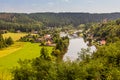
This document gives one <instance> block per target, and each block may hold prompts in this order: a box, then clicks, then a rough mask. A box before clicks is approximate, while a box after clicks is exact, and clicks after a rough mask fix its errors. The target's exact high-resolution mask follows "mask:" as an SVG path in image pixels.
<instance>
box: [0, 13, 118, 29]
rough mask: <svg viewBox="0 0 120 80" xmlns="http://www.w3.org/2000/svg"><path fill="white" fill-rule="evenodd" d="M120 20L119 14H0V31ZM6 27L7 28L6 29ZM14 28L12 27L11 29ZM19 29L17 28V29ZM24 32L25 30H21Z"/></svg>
mask: <svg viewBox="0 0 120 80" xmlns="http://www.w3.org/2000/svg"><path fill="white" fill-rule="evenodd" d="M118 18H120V13H102V14H90V13H30V14H26V13H0V29H10V28H12V29H16V30H17V29H21V28H25V27H26V29H27V28H28V27H29V29H28V30H30V29H32V28H34V29H37V28H40V27H42V26H44V27H45V26H47V27H55V26H57V27H58V26H64V25H70V24H72V25H74V26H78V25H80V24H86V23H91V22H101V21H102V20H103V19H107V20H114V19H118ZM6 26H7V27H6ZM13 26H14V27H13ZM18 27H19V28H18ZM22 30H23V29H22ZM23 31H25V29H24V30H23Z"/></svg>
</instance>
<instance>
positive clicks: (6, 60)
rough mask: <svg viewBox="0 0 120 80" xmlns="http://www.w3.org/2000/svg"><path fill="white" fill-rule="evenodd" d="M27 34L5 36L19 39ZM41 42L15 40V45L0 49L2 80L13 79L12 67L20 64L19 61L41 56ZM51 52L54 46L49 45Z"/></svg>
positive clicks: (4, 35)
mask: <svg viewBox="0 0 120 80" xmlns="http://www.w3.org/2000/svg"><path fill="white" fill-rule="evenodd" d="M25 35H27V33H6V34H3V37H4V38H7V37H9V36H10V37H12V39H13V40H14V41H16V40H19V38H20V37H23V36H25ZM33 35H34V34H33ZM39 45H40V44H39V43H30V42H14V44H13V45H11V46H9V47H7V48H3V49H1V50H0V80H11V73H10V69H13V67H15V66H18V61H19V60H20V59H21V60H25V59H33V58H36V57H38V56H40V49H41V48H42V46H39ZM46 48H47V49H48V50H49V53H51V51H52V48H53V47H47V46H46Z"/></svg>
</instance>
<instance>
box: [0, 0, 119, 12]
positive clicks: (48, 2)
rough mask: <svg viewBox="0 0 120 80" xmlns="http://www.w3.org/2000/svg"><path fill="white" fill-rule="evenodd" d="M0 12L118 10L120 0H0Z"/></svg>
mask: <svg viewBox="0 0 120 80" xmlns="http://www.w3.org/2000/svg"><path fill="white" fill-rule="evenodd" d="M0 12H15V13H35V12H85V13H86V12H89V13H111V12H120V0H0Z"/></svg>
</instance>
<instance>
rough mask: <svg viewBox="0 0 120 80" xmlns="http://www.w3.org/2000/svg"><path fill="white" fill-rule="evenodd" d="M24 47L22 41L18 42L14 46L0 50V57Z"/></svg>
mask: <svg viewBox="0 0 120 80" xmlns="http://www.w3.org/2000/svg"><path fill="white" fill-rule="evenodd" d="M22 47H23V43H22V42H16V43H15V44H13V45H12V46H10V47H8V48H4V49H2V50H0V57H4V56H7V55H9V54H11V53H13V52H15V51H17V50H20V49H21V48H22Z"/></svg>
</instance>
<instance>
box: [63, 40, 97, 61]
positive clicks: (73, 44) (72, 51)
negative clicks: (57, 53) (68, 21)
mask: <svg viewBox="0 0 120 80" xmlns="http://www.w3.org/2000/svg"><path fill="white" fill-rule="evenodd" d="M82 48H85V49H87V48H88V46H87V43H85V42H84V39H83V38H74V39H70V41H69V46H68V51H67V53H66V54H65V55H64V57H63V60H64V61H66V60H67V59H68V58H69V60H71V61H74V60H76V59H77V58H78V52H80V51H81V49H82ZM90 49H91V50H90V51H91V52H93V51H95V50H96V47H95V46H91V47H90Z"/></svg>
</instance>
